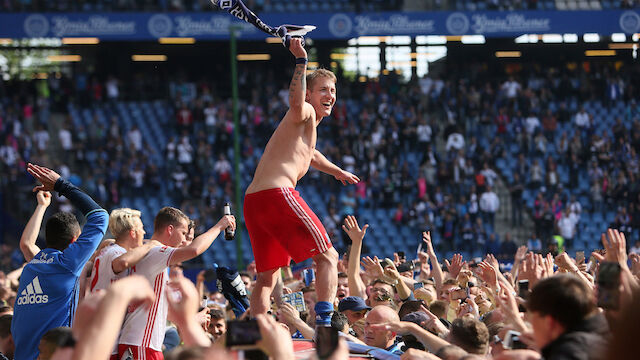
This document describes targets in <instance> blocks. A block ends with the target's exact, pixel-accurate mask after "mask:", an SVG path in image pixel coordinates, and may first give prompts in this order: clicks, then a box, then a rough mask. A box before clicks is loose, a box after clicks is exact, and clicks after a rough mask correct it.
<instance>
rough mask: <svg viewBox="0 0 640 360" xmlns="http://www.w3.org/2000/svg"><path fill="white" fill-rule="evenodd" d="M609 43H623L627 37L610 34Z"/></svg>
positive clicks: (619, 34) (621, 34) (620, 34)
mask: <svg viewBox="0 0 640 360" xmlns="http://www.w3.org/2000/svg"><path fill="white" fill-rule="evenodd" d="M611 41H613V42H625V41H627V36H626V35H625V34H623V33H613V34H611Z"/></svg>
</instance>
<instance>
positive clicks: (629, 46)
mask: <svg viewBox="0 0 640 360" xmlns="http://www.w3.org/2000/svg"><path fill="white" fill-rule="evenodd" d="M634 46H637V44H634V43H622V44H609V49H612V50H626V49H629V50H631V49H633V47H634Z"/></svg>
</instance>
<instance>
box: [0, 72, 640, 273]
mask: <svg viewBox="0 0 640 360" xmlns="http://www.w3.org/2000/svg"><path fill="white" fill-rule="evenodd" d="M451 66H452V67H454V66H455V65H451ZM553 70H554V71H553V72H554V73H557V74H558V76H554V77H549V76H547V75H545V74H544V73H543V72H541V69H540V68H537V67H535V66H533V65H527V64H525V65H524V67H523V68H522V69H520V71H519V72H518V74H517V76H515V75H514V76H512V77H506V78H505V77H504V73H503V71H504V69H498V70H493V69H492V70H489V69H487V68H485V67H483V66H482V64H472V65H471V66H468V67H465V68H464V69H458V70H457V71H448V73H449V74H450V75H447V76H446V77H438V76H428V77H425V78H424V79H420V80H418V81H413V82H410V83H408V84H403V83H401V82H400V81H399V79H398V78H396V77H394V76H387V77H382V78H381V79H380V81H379V82H378V81H373V80H372V81H368V82H365V83H351V82H346V81H344V80H342V79H340V80H339V81H340V84H339V88H340V96H339V97H338V101H337V103H336V106H335V109H334V112H333V114H332V116H331V118H330V120H329V121H326V122H325V123H324V126H322V127H320V128H319V135H320V140H319V143H318V149H320V150H321V151H322V152H323V153H324V154H325V155H326V156H327V158H329V159H331V160H332V161H334V162H336V163H337V164H339V165H340V166H342V167H343V168H345V169H346V170H348V171H351V172H354V173H357V174H358V176H360V178H361V179H362V180H363V181H361V182H360V183H359V184H357V185H356V186H355V187H352V188H341V187H339V186H338V185H337V184H336V183H334V182H333V181H331V180H327V179H326V178H325V177H319V176H317V173H316V172H311V173H310V176H309V179H307V180H305V182H303V184H302V185H303V186H307V187H308V188H309V189H311V191H319V190H318V189H320V188H321V189H323V190H322V191H323V194H324V195H326V197H325V199H326V209H327V210H326V213H325V212H324V211H322V212H321V214H322V215H323V217H322V221H323V223H324V224H325V226H326V227H327V230H328V232H329V234H330V235H332V236H334V235H337V236H338V239H339V238H340V235H342V236H343V237H344V234H342V232H341V231H340V229H339V225H340V223H341V221H342V219H343V218H344V216H346V215H349V214H356V215H358V214H365V215H366V214H367V213H371V211H373V210H375V209H385V211H391V212H392V222H391V223H390V224H389V225H391V226H399V227H410V228H412V229H414V230H415V229H425V228H430V229H433V233H434V242H435V243H436V246H437V247H438V248H440V249H442V250H451V249H454V248H457V249H464V250H465V251H468V252H470V253H474V252H475V253H484V252H492V253H496V254H498V253H500V254H502V255H501V257H505V258H507V257H509V256H510V255H509V254H510V253H511V250H512V248H513V246H514V242H516V243H517V242H523V241H524V240H525V239H521V238H518V239H511V240H514V241H504V240H506V239H505V238H511V236H509V235H507V234H504V233H502V234H498V233H496V232H495V227H494V218H495V213H496V212H497V210H498V209H499V208H500V207H501V206H508V204H509V201H510V209H511V212H512V213H511V219H510V220H511V225H512V226H513V227H518V226H522V224H523V216H526V215H527V213H528V214H529V215H530V216H531V217H532V219H533V221H534V223H535V232H534V233H533V234H532V235H531V238H530V239H529V240H530V245H531V246H532V248H531V249H532V250H533V251H543V250H544V249H547V248H548V245H549V244H550V243H554V242H557V241H558V240H557V239H558V236H560V237H562V239H563V240H562V241H563V242H564V244H562V243H561V244H559V245H560V247H562V245H565V246H567V247H569V248H576V249H577V248H580V247H581V246H582V245H581V244H580V243H578V244H574V241H573V238H574V237H576V236H578V235H579V234H580V230H581V229H583V227H584V226H585V225H586V224H585V223H584V222H582V223H581V222H580V217H581V213H582V212H587V213H588V214H591V213H598V212H599V213H602V214H605V215H606V214H611V213H615V214H616V216H615V219H614V221H613V222H612V223H611V224H607V225H615V226H616V228H619V229H621V230H623V231H625V233H626V234H627V235H628V236H629V238H630V239H631V240H632V241H635V240H637V239H638V235H639V232H638V229H640V214H639V213H638V212H639V211H640V209H639V208H638V206H636V203H637V201H635V200H636V199H638V189H639V188H640V182H639V181H640V180H639V179H638V176H637V174H638V164H639V158H638V152H639V150H640V129H639V126H640V122H638V118H639V113H640V108H639V106H638V104H637V103H636V101H635V100H634V96H635V93H636V90H635V87H634V85H633V84H634V81H633V79H636V78H637V76H638V75H637V73H635V72H634V71H633V70H632V69H631V68H626V67H623V68H621V69H619V70H618V71H615V70H613V69H612V68H608V67H606V66H601V65H598V64H593V65H591V66H590V67H577V68H571V67H564V68H553ZM249 73H250V72H248V71H247V72H242V73H241V74H244V75H241V78H240V86H241V89H243V94H244V96H245V99H244V100H243V101H242V102H241V103H240V134H241V144H242V145H241V155H242V164H241V166H242V167H243V169H245V170H247V171H246V173H247V174H248V173H250V170H251V169H253V168H255V166H256V164H257V159H258V158H259V156H260V154H261V150H262V149H263V148H264V145H265V144H266V139H267V138H268V134H270V133H271V132H272V131H273V130H274V129H275V126H276V125H277V123H278V121H279V119H280V118H281V116H282V114H284V112H285V111H286V109H287V106H288V104H287V101H288V100H287V98H286V85H282V86H281V87H279V86H277V85H274V84H279V82H278V80H275V81H274V79H278V77H277V76H276V75H275V74H274V73H273V70H265V72H264V73H262V72H260V73H256V76H251V77H249V76H246V74H249ZM80 78H83V79H85V80H86V81H84V83H85V85H84V86H82V83H83V82H82V81H80ZM339 78H340V77H339ZM76 80H77V81H76ZM149 81H150V80H147V82H149ZM265 81H266V83H268V84H269V85H267V86H266V87H264V89H262V90H261V91H257V87H256V86H257V84H260V83H264V82H265ZM136 83H138V82H136ZM144 84H146V83H145V82H143V81H141V82H139V83H138V85H136V86H140V87H145V86H146V85H144ZM282 84H284V82H282ZM131 86H132V85H130V84H126V83H124V82H122V81H118V80H116V79H115V78H113V77H109V78H106V79H104V80H103V82H100V81H99V80H98V79H97V78H95V77H89V76H87V75H82V76H80V77H79V78H78V79H75V78H74V81H71V80H70V79H68V78H66V77H65V76H62V77H61V78H56V77H55V76H52V77H50V78H49V79H48V80H38V81H33V82H13V83H8V82H5V83H3V85H2V86H1V87H0V92H2V93H3V94H9V93H11V94H14V95H13V96H11V97H9V96H6V95H5V96H4V97H3V104H2V115H1V117H2V122H1V123H0V130H1V131H0V132H1V133H2V143H3V145H2V146H0V159H2V166H3V170H6V171H5V173H7V174H9V176H8V177H3V179H2V180H0V181H2V183H3V184H2V185H3V189H5V191H3V192H2V194H3V197H4V200H5V209H8V208H12V209H13V210H14V211H13V212H12V214H13V215H14V216H16V215H15V214H18V215H17V217H18V219H20V218H26V217H27V216H28V212H29V211H28V209H26V208H25V206H24V204H26V202H25V201H24V200H25V199H24V195H23V194H24V193H23V192H20V191H19V189H18V188H19V187H20V186H24V185H25V184H26V183H27V182H28V181H29V179H28V177H26V176H24V171H23V170H24V169H25V163H26V162H27V161H33V162H40V163H43V164H51V166H54V167H57V168H59V169H60V171H61V173H62V174H63V175H64V176H65V177H70V178H71V179H72V180H74V178H75V179H77V180H79V179H82V183H83V186H84V187H85V189H87V191H88V192H89V193H90V194H91V195H92V196H94V197H95V198H96V199H98V201H99V203H100V204H104V205H105V206H106V208H108V209H111V208H114V207H117V206H118V205H119V203H120V201H121V199H122V198H125V197H126V198H131V197H140V196H141V195H142V196H143V198H148V197H154V196H157V194H159V193H166V194H168V195H167V197H168V198H170V199H171V201H172V203H173V204H174V205H175V206H178V207H180V208H182V209H185V211H186V212H187V213H188V214H189V215H190V216H192V217H195V218H197V219H198V220H199V221H198V222H197V226H198V231H203V230H205V229H206V228H208V227H210V226H211V225H213V224H211V221H212V220H211V219H216V218H218V217H219V215H220V211H221V210H220V209H221V204H222V203H224V202H225V201H228V200H229V199H232V198H233V196H232V194H233V180H234V179H233V171H232V167H233V166H232V164H233V153H232V152H231V151H230V149H232V143H233V142H232V140H233V139H232V135H233V130H234V129H233V126H234V125H233V121H232V114H231V103H230V101H229V100H227V99H225V98H224V97H221V96H220V95H219V94H221V93H224V92H223V91H222V90H221V89H220V87H221V86H222V84H217V83H215V82H211V81H207V80H200V81H198V82H191V81H189V80H188V78H186V77H183V76H181V77H179V78H176V79H173V80H172V81H170V84H169V86H168V87H167V89H166V92H167V93H168V94H169V96H170V98H171V99H172V101H171V103H170V104H169V106H170V107H172V108H173V109H174V110H173V114H169V115H168V116H170V117H169V118H168V121H169V124H171V122H173V123H174V124H175V125H174V126H173V127H171V126H169V127H165V129H166V130H165V131H166V134H167V135H168V136H167V138H168V142H167V143H166V145H165V149H163V150H161V149H153V148H152V147H150V146H149V143H148V142H147V141H145V140H144V136H142V134H141V131H140V129H138V128H137V127H136V126H132V127H129V128H126V127H124V126H123V123H122V122H121V121H119V120H118V118H117V116H114V117H112V118H110V119H108V122H107V123H102V122H101V121H99V120H98V118H97V117H95V118H94V119H93V120H92V121H91V123H89V124H87V126H82V127H77V126H74V125H75V123H74V122H73V121H71V120H69V121H67V122H66V123H64V124H62V126H61V127H60V129H59V131H58V134H57V135H58V139H54V141H55V142H59V144H60V146H61V148H62V149H63V151H64V154H63V156H62V157H60V158H51V157H50V156H49V155H48V152H47V151H46V149H48V148H49V147H50V143H51V139H49V136H50V132H49V131H48V128H49V127H50V126H51V125H50V124H48V123H47V121H46V120H47V119H48V116H49V115H48V114H50V113H51V112H52V111H61V110H64V109H66V107H67V104H68V103H69V101H72V102H73V103H74V104H76V106H90V107H103V108H105V109H109V106H111V105H109V104H110V103H111V102H115V101H117V100H118V99H121V98H122V97H123V95H122V89H123V88H130V87H131ZM149 86H151V85H149ZM61 89H62V91H60V90H61ZM131 92H132V93H137V92H135V91H131ZM598 99H603V100H602V104H603V105H602V106H603V108H614V109H619V110H618V114H620V116H619V117H618V118H616V119H614V121H613V123H609V122H608V120H607V119H606V117H605V115H604V113H602V112H599V113H598V112H596V110H597V109H592V108H589V111H587V110H586V109H585V107H584V105H585V104H587V105H588V104H595V103H597V102H599V100H598ZM620 104H622V107H619V106H620ZM601 123H606V124H609V125H610V127H607V128H606V129H605V131H601V130H602V124H601ZM494 134H498V136H493V135H494ZM438 138H439V139H438ZM334 139H346V141H341V142H337V141H334ZM440 139H441V140H440ZM56 140H57V141H56ZM438 140H440V141H438ZM438 143H442V144H445V146H443V147H442V146H440V147H438V146H437V144H438ZM141 149H142V150H144V151H140V150H141ZM514 149H515V151H514ZM154 153H155V154H157V153H161V156H162V157H164V158H165V159H166V161H164V162H162V163H157V162H154V161H153V160H152V156H151V155H150V154H154ZM513 159H517V160H515V161H514V160H513ZM504 160H507V166H506V167H502V168H498V167H497V166H496V165H497V163H498V162H499V161H504ZM416 168H419V171H415V170H413V169H416ZM563 173H564V174H567V176H564V177H563V176H560V175H561V174H563ZM158 174H159V175H160V176H158ZM190 174H193V175H192V176H191V175H190ZM160 178H165V179H168V181H166V182H161V181H160V180H159V179H160ZM499 178H501V179H502V180H503V181H504V182H505V185H506V187H507V189H508V190H509V191H510V194H511V196H510V198H506V199H505V198H503V199H499V198H498V196H496V191H495V188H496V186H495V185H496V182H497V181H498V180H499ZM585 179H588V188H586V189H585V188H581V187H580V186H578V185H579V184H580V182H582V181H585ZM241 183H242V186H243V188H244V187H246V186H247V185H248V178H247V177H246V176H243V178H242V179H241ZM526 193H529V194H530V195H529V198H525V196H524V195H526ZM500 200H502V202H501V201H500ZM585 200H586V202H585ZM16 203H18V204H21V205H19V208H18V209H15V208H13V207H14V205H13V204H16ZM9 204H10V205H9ZM67 205H68V204H67ZM323 205H324V204H323ZM234 208H238V206H236V205H235V204H234ZM14 230H17V231H16V232H19V230H18V229H14ZM344 240H345V241H344V242H338V246H339V247H340V248H341V250H344V249H345V248H346V244H348V239H346V237H345V239H344ZM503 243H506V245H505V246H504V249H502V247H503V246H502V244H503ZM7 263H8V262H7ZM14 265H16V264H15V261H14ZM6 270H11V269H9V268H6Z"/></svg>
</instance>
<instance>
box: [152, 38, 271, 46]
mask: <svg viewBox="0 0 640 360" xmlns="http://www.w3.org/2000/svg"><path fill="white" fill-rule="evenodd" d="M276 39H277V38H276ZM158 42H159V43H160V44H163V45H185V44H195V43H196V39H195V38H192V37H161V38H159V39H158ZM278 42H279V43H282V41H281V40H280V39H278Z"/></svg>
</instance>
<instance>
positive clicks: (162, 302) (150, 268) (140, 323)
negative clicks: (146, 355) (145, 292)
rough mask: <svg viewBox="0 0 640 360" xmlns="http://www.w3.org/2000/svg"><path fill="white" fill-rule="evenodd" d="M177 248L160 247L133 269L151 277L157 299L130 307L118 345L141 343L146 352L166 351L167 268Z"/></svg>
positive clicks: (135, 272)
mask: <svg viewBox="0 0 640 360" xmlns="http://www.w3.org/2000/svg"><path fill="white" fill-rule="evenodd" d="M175 250H176V249H175V248H172V247H168V246H156V247H154V248H153V249H151V250H150V251H149V253H148V254H147V255H146V256H145V257H144V258H143V259H142V260H140V262H139V263H138V264H137V265H136V266H135V267H134V268H133V269H132V270H133V271H132V272H131V273H132V274H137V275H142V276H144V277H145V278H147V280H149V283H151V285H153V292H154V293H155V294H156V299H155V301H154V302H153V305H151V306H150V307H136V308H132V307H131V306H130V307H129V309H128V310H127V316H126V318H125V320H124V325H123V326H122V330H121V331H120V339H119V340H118V344H126V345H134V346H138V347H139V348H140V349H141V350H142V351H144V348H151V349H153V350H156V351H162V342H163V341H164V332H165V330H166V326H167V312H168V307H169V304H168V303H167V298H166V296H165V287H166V283H167V281H168V280H169V272H168V269H167V267H168V266H169V263H170V261H171V256H172V255H173V252H174V251H175Z"/></svg>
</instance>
